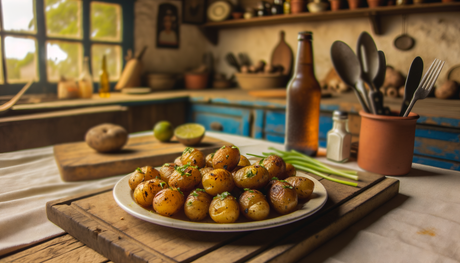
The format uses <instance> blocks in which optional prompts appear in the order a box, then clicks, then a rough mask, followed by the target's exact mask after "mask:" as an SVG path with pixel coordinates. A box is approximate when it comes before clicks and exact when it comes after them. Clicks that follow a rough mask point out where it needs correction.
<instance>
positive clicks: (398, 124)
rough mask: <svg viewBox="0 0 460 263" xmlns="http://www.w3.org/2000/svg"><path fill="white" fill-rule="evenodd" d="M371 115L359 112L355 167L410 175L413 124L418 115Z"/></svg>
mask: <svg viewBox="0 0 460 263" xmlns="http://www.w3.org/2000/svg"><path fill="white" fill-rule="evenodd" d="M394 114H395V116H386V115H375V114H370V113H366V112H364V111H360V112H359V115H361V129H360V133H359V148H358V165H359V167H361V168H362V169H364V170H366V171H369V172H373V173H378V174H382V175H393V176H395V175H405V174H407V173H409V172H410V170H411V166H412V157H413V154H414V140H415V124H416V122H417V119H418V118H419V115H417V114H416V113H413V112H411V113H410V114H409V116H407V117H399V116H397V114H396V113H394Z"/></svg>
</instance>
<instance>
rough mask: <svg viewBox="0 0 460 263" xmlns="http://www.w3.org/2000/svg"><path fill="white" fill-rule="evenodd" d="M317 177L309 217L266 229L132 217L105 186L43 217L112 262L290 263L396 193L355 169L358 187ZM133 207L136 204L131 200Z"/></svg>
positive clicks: (394, 185) (391, 184)
mask: <svg viewBox="0 0 460 263" xmlns="http://www.w3.org/2000/svg"><path fill="white" fill-rule="evenodd" d="M313 177H315V178H317V179H318V180H320V182H321V183H322V184H323V185H324V187H325V188H326V190H327V193H328V201H327V203H326V204H325V206H324V207H323V208H321V209H320V210H319V211H318V212H317V213H315V214H314V215H313V216H311V217H308V218H306V219H303V220H300V221H298V222H295V223H291V224H288V225H284V226H279V227H275V228H271V229H265V230H258V231H251V232H227V233H210V232H199V231H189V230H181V229H174V228H169V227H165V226H160V225H156V224H153V223H149V222H146V221H143V220H141V219H138V218H136V217H133V216H131V215H130V214H128V213H126V212H125V211H124V210H122V209H121V208H120V207H118V205H117V204H116V202H115V200H114V198H113V194H112V189H111V188H106V189H102V190H99V191H94V192H89V193H87V194H84V195H79V196H74V197H70V198H66V199H62V200H58V201H53V202H49V203H47V210H46V212H47V216H48V219H49V220H51V221H52V222H54V223H55V224H57V225H58V226H59V227H61V228H62V229H64V230H65V231H67V232H68V233H69V234H70V235H72V236H74V237H75V238H77V239H78V240H80V241H81V242H83V243H84V244H85V245H86V246H88V247H90V248H92V249H94V250H96V251H97V252H99V253H100V254H102V255H104V256H105V257H107V258H109V259H110V260H112V261H114V262H147V261H148V262H191V261H194V262H222V263H226V262H295V261H297V260H299V259H300V258H302V257H303V256H305V255H306V254H308V253H309V252H311V251H312V250H314V249H315V248H316V247H318V246H320V245H321V244H323V243H325V242H326V241H327V240H329V239H330V238H332V237H333V236H335V235H337V234H338V233H340V232H341V231H343V230H344V229H346V228H347V227H349V226H350V225H351V224H353V223H354V222H356V221H358V220H359V219H360V218H362V217H364V216H365V215H366V214H368V213H370V212H371V211H372V210H374V209H375V208H377V207H378V206H380V205H382V204H383V203H385V202H386V201H388V200H389V199H391V198H392V197H393V196H395V195H396V194H397V193H398V189H399V181H398V180H396V179H392V178H385V177H383V176H380V175H376V174H372V173H367V172H359V177H360V182H359V186H358V187H351V186H346V185H342V184H338V183H334V182H331V181H328V180H324V179H322V178H319V177H317V176H313ZM133 205H137V204H135V203H134V202H133Z"/></svg>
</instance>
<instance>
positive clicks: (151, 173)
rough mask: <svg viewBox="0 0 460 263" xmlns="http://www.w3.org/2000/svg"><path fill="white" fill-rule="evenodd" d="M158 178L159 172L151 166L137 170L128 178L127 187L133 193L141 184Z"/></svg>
mask: <svg viewBox="0 0 460 263" xmlns="http://www.w3.org/2000/svg"><path fill="white" fill-rule="evenodd" d="M156 177H160V172H158V170H157V169H155V168H153V167H151V166H144V167H142V168H137V169H136V170H135V171H134V172H133V173H131V176H130V177H129V187H130V188H131V190H133V191H134V189H136V187H137V185H138V184H140V183H141V182H144V181H147V180H150V179H154V178H156Z"/></svg>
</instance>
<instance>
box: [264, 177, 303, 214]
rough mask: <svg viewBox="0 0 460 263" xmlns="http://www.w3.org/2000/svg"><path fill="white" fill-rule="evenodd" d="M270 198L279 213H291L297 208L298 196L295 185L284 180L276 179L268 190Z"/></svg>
mask: <svg viewBox="0 0 460 263" xmlns="http://www.w3.org/2000/svg"><path fill="white" fill-rule="evenodd" d="M268 200H269V202H270V204H271V206H272V207H273V209H275V210H276V211H277V212H278V213H280V214H283V215H285V214H289V213H291V212H293V211H295V210H296V209H297V204H298V197H297V192H296V191H295V189H294V187H293V186H292V185H290V184H289V183H288V182H286V181H283V180H274V182H272V185H271V187H270V190H269V191H268Z"/></svg>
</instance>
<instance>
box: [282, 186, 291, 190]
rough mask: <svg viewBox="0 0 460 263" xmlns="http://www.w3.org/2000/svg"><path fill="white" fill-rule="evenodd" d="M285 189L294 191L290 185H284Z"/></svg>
mask: <svg viewBox="0 0 460 263" xmlns="http://www.w3.org/2000/svg"><path fill="white" fill-rule="evenodd" d="M283 188H284V189H286V188H289V189H292V186H290V185H283Z"/></svg>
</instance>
